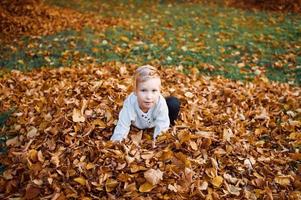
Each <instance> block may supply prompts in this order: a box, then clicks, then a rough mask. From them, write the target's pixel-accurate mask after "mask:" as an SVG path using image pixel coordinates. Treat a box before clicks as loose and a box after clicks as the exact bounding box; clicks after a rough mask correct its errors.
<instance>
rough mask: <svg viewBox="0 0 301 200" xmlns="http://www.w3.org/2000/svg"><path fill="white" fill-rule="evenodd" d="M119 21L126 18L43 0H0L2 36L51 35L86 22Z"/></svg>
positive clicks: (100, 25) (94, 24) (99, 25)
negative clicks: (58, 5) (108, 15)
mask: <svg viewBox="0 0 301 200" xmlns="http://www.w3.org/2000/svg"><path fill="white" fill-rule="evenodd" d="M116 24H124V22H123V21H122V20H120V19H105V18H99V17H96V16H95V15H94V14H84V13H80V12H77V11H75V10H72V9H67V8H59V7H53V6H49V5H46V4H44V3H42V1H40V0H26V1H19V0H3V1H1V2H0V30H1V32H0V34H1V37H2V39H8V40H10V39H14V38H16V37H19V36H40V35H50V34H54V33H57V32H60V31H63V30H66V29H75V30H81V29H82V28H84V27H85V26H89V27H90V28H92V29H96V30H103V29H105V28H107V27H108V26H113V25H116Z"/></svg>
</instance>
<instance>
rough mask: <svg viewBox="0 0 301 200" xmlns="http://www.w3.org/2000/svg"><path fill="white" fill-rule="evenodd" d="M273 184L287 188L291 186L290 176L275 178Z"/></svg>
mask: <svg viewBox="0 0 301 200" xmlns="http://www.w3.org/2000/svg"><path fill="white" fill-rule="evenodd" d="M275 182H276V183H278V184H280V185H282V186H289V185H290V184H291V176H276V177H275Z"/></svg>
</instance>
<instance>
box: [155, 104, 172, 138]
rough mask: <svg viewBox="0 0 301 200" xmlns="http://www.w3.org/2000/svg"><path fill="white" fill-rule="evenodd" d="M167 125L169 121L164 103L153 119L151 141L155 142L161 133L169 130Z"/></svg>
mask: <svg viewBox="0 0 301 200" xmlns="http://www.w3.org/2000/svg"><path fill="white" fill-rule="evenodd" d="M169 124H170V121H169V116H168V107H167V105H166V103H164V104H162V105H161V107H160V109H159V112H158V114H157V117H156V119H155V130H154V135H153V139H154V140H155V139H156V138H157V136H158V135H159V134H160V133H161V132H162V131H167V130H168V128H169Z"/></svg>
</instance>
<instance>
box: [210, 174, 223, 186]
mask: <svg viewBox="0 0 301 200" xmlns="http://www.w3.org/2000/svg"><path fill="white" fill-rule="evenodd" d="M211 183H212V185H214V186H215V187H217V188H219V187H220V186H221V185H222V183H223V177H221V176H216V177H214V178H213V179H212V180H211Z"/></svg>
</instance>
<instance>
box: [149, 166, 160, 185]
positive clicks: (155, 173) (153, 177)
mask: <svg viewBox="0 0 301 200" xmlns="http://www.w3.org/2000/svg"><path fill="white" fill-rule="evenodd" d="M144 178H145V179H146V180H147V181H148V182H149V183H151V184H152V185H156V184H158V183H159V182H160V181H161V180H163V172H161V170H160V169H149V170H147V171H146V172H144Z"/></svg>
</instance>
